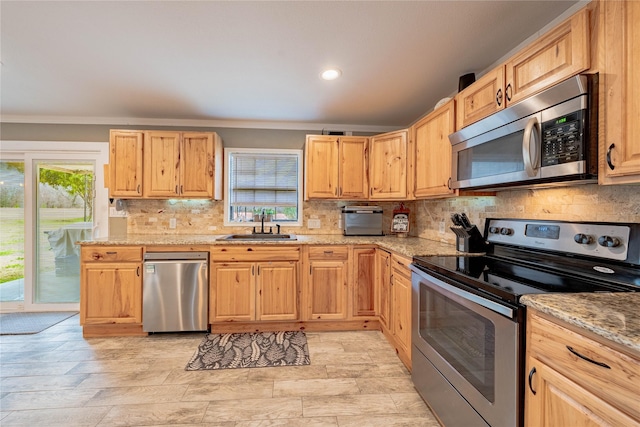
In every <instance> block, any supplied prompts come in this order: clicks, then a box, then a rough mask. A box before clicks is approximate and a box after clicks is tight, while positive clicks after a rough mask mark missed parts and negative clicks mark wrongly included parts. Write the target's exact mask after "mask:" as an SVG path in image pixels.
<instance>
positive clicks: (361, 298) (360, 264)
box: [351, 247, 378, 317]
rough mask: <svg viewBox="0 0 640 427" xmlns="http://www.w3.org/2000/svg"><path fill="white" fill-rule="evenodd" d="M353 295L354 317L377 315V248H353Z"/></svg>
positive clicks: (352, 313)
mask: <svg viewBox="0 0 640 427" xmlns="http://www.w3.org/2000/svg"><path fill="white" fill-rule="evenodd" d="M352 259H353V262H352V268H351V272H352V278H351V286H352V292H351V296H352V298H353V302H352V304H351V305H352V312H351V315H352V316H353V317H363V316H375V315H376V314H377V305H378V302H377V299H378V298H377V292H376V286H375V284H376V281H375V274H376V248H375V247H355V248H353V257H352Z"/></svg>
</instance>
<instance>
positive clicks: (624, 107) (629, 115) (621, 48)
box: [599, 1, 640, 184]
mask: <svg viewBox="0 0 640 427" xmlns="http://www.w3.org/2000/svg"><path fill="white" fill-rule="evenodd" d="M638 22H640V2H636V1H605V2H601V3H600V30H601V34H602V37H601V39H602V44H601V51H602V52H601V55H600V59H601V64H600V94H601V95H600V96H601V99H600V117H604V121H603V120H600V135H599V141H600V147H599V149H600V154H599V155H600V162H599V166H600V168H599V171H600V174H599V183H600V184H630V183H639V182H640V120H638V118H640V102H639V100H640V85H638V75H639V74H640V49H639V46H640V25H638ZM634 23H635V24H634Z"/></svg>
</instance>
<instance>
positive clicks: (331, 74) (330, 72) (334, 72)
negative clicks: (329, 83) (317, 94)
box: [320, 68, 342, 80]
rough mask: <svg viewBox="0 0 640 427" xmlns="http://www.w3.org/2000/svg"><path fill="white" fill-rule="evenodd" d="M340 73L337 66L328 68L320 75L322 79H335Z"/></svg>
mask: <svg viewBox="0 0 640 427" xmlns="http://www.w3.org/2000/svg"><path fill="white" fill-rule="evenodd" d="M341 75H342V71H340V70H339V69H338V68H328V69H326V70H324V71H323V72H322V74H321V75H320V76H321V77H322V78H323V79H324V80H335V79H337V78H338V77H340V76H341Z"/></svg>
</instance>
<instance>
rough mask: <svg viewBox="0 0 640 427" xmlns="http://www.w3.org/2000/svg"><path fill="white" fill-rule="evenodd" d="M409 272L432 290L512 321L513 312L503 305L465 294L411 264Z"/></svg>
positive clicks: (478, 296) (462, 290)
mask: <svg viewBox="0 0 640 427" xmlns="http://www.w3.org/2000/svg"><path fill="white" fill-rule="evenodd" d="M411 270H412V271H413V272H414V273H415V274H417V275H418V276H419V277H421V278H423V279H424V280H425V281H427V282H428V284H429V285H431V287H432V288H439V289H440V290H444V291H446V292H449V293H452V294H454V295H457V296H459V297H460V298H464V299H466V300H468V301H471V302H474V303H476V304H478V305H480V306H482V307H484V308H486V309H488V310H491V311H493V312H495V313H500V314H502V315H504V316H507V317H509V318H510V319H513V317H514V310H513V309H512V308H510V307H507V306H505V305H502V304H500V303H497V302H494V301H491V300H489V299H486V298H483V297H481V296H480V295H476V294H473V293H471V292H467V291H465V290H464V289H460V288H458V287H455V286H453V285H450V284H448V283H445V282H443V281H442V280H440V279H437V278H435V277H433V276H431V275H430V274H427V273H425V272H424V271H422V270H419V269H418V268H417V267H415V266H414V265H413V264H412V265H411Z"/></svg>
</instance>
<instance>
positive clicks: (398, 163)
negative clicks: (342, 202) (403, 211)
mask: <svg viewBox="0 0 640 427" xmlns="http://www.w3.org/2000/svg"><path fill="white" fill-rule="evenodd" d="M369 183H370V184H369V185H370V189H369V199H371V200H395V199H402V200H404V199H406V198H407V131H406V130H403V131H399V132H391V133H386V134H382V135H378V136H375V137H373V138H371V141H370V154H369Z"/></svg>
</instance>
